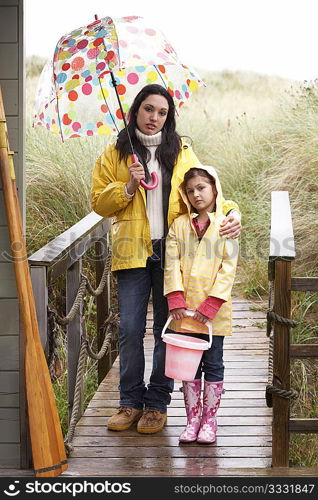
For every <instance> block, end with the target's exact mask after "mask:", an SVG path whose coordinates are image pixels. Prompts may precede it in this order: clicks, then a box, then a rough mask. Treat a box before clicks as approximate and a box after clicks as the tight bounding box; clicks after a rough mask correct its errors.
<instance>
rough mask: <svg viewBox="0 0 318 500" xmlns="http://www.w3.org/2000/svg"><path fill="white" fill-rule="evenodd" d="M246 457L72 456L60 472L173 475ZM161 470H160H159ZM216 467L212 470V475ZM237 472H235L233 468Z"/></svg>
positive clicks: (261, 463)
mask: <svg viewBox="0 0 318 500" xmlns="http://www.w3.org/2000/svg"><path fill="white" fill-rule="evenodd" d="M246 461H247V460H246V458H245V457H244V458H241V457H235V458H232V457H228V458H227V457H220V458H214V457H212V458H211V457H207V458H202V457H200V458H178V457H177V458H169V457H158V458H157V457H156V458H150V457H145V458H127V459H126V458H113V457H112V458H90V459H89V461H88V460H87V458H73V459H72V460H71V461H70V465H69V469H68V471H67V472H65V473H64V474H63V476H68V475H70V476H72V475H73V474H76V475H86V476H90V477H93V476H108V475H109V476H148V475H149V476H157V475H159V476H173V475H176V472H177V470H178V469H179V470H180V471H182V474H180V475H181V476H189V477H190V476H198V475H199V476H200V475H203V476H207V475H208V474H207V470H209V471H211V470H212V469H211V467H212V466H215V467H216V468H227V469H230V468H240V467H243V468H244V467H246ZM248 463H249V468H250V469H252V468H258V467H260V468H264V467H270V464H271V459H270V458H266V457H263V458H249V460H248ZM163 472H164V473H163ZM216 472H217V471H215V472H214V475H215V474H216ZM236 474H237V472H236Z"/></svg>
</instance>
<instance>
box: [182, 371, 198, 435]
mask: <svg viewBox="0 0 318 500" xmlns="http://www.w3.org/2000/svg"><path fill="white" fill-rule="evenodd" d="M182 392H183V397H184V403H185V408H186V413H187V425H186V427H185V428H184V430H183V431H182V433H181V434H180V437H179V441H180V442H181V443H191V442H192V441H195V440H196V438H197V435H198V432H199V429H200V422H201V379H196V380H193V381H192V382H184V381H183V382H182Z"/></svg>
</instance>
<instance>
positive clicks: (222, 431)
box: [75, 422, 271, 439]
mask: <svg viewBox="0 0 318 500" xmlns="http://www.w3.org/2000/svg"><path fill="white" fill-rule="evenodd" d="M183 429H184V425H180V424H179V425H175V426H165V427H164V428H163V429H162V431H160V435H158V434H156V437H158V438H159V437H160V438H161V437H162V438H166V437H179V436H180V434H181V432H182V431H183ZM75 436H90V437H96V436H106V437H109V438H110V439H113V438H115V439H117V438H118V437H119V436H120V438H121V439H122V438H125V439H126V438H127V437H136V436H139V434H138V433H137V432H136V427H132V428H131V429H128V430H126V431H120V434H119V433H117V432H114V431H109V430H108V429H107V427H106V426H105V425H103V426H94V425H81V423H80V422H79V424H78V425H77V426H76V429H75ZM219 436H248V437H250V436H269V437H271V428H270V426H263V425H244V426H239V425H238V426H235V427H234V426H232V425H222V426H219V428H218V437H219ZM142 437H143V438H145V439H148V438H149V436H145V435H144V434H143V435H142Z"/></svg>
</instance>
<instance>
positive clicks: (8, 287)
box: [0, 263, 17, 299]
mask: <svg viewBox="0 0 318 500" xmlns="http://www.w3.org/2000/svg"><path fill="white" fill-rule="evenodd" d="M0 276H1V281H0V299H3V298H5V299H8V298H15V297H16V296H17V286H16V283H15V275H14V269H13V267H12V264H11V263H8V264H6V263H0Z"/></svg>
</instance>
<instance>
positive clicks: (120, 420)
mask: <svg viewBox="0 0 318 500" xmlns="http://www.w3.org/2000/svg"><path fill="white" fill-rule="evenodd" d="M141 415H142V410H136V408H129V407H127V406H120V407H119V408H117V412H116V413H114V415H112V416H111V417H110V418H109V420H108V422H107V427H108V429H110V430H111V431H124V430H126V429H129V428H130V427H131V426H132V425H133V423H134V422H136V421H137V420H139V419H140V417H141Z"/></svg>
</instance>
